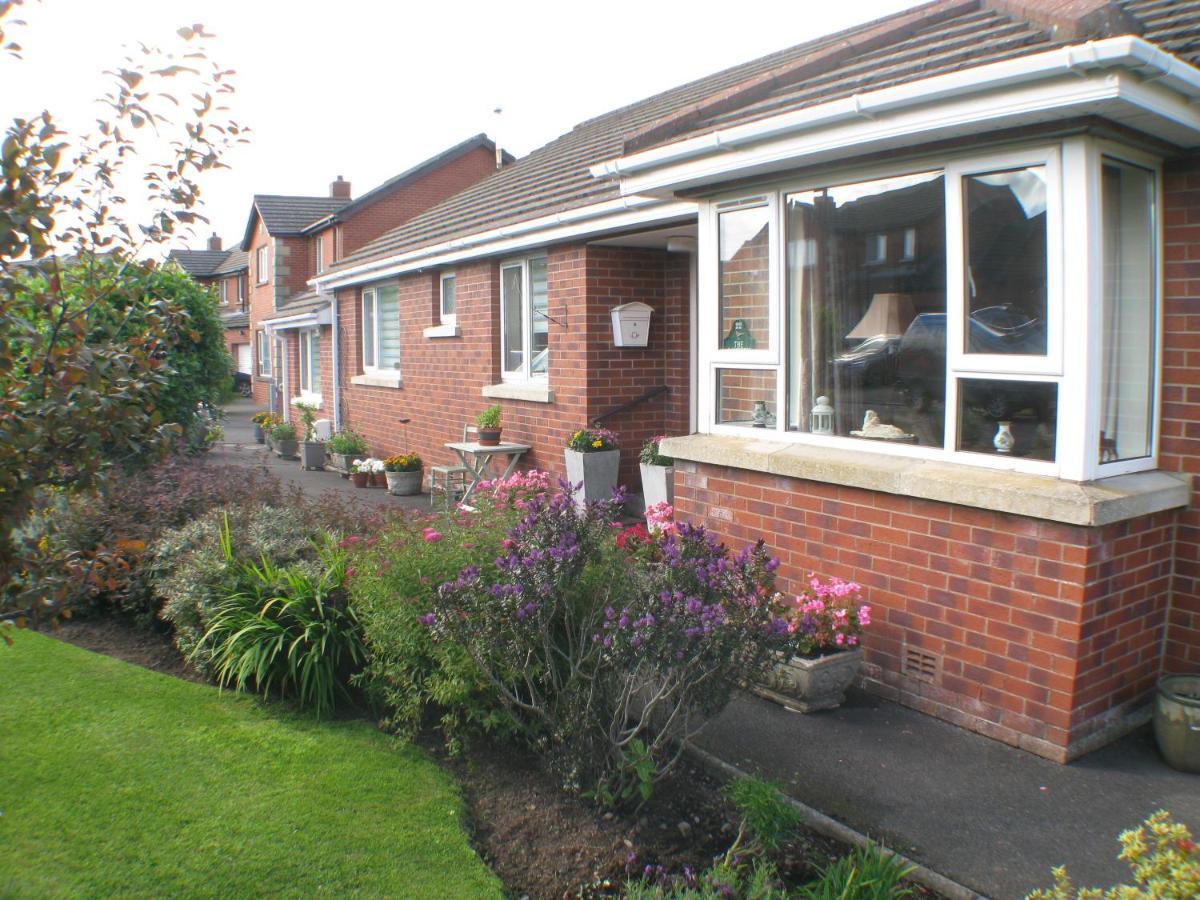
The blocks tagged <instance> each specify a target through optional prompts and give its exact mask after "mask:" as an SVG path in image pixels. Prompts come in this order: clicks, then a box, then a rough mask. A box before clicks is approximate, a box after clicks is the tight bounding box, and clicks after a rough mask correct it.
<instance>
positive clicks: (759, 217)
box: [717, 206, 770, 350]
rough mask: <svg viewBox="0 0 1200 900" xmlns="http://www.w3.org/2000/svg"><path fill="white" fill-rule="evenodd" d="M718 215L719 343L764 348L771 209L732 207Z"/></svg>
mask: <svg viewBox="0 0 1200 900" xmlns="http://www.w3.org/2000/svg"><path fill="white" fill-rule="evenodd" d="M719 218H720V243H721V247H720V262H721V273H720V297H719V301H718V302H719V304H720V333H719V334H718V336H717V337H718V340H719V341H720V346H721V347H723V348H726V349H751V348H754V349H760V350H765V349H767V348H768V347H769V346H770V301H769V295H768V289H767V285H768V277H767V276H768V272H769V258H768V257H769V255H770V253H769V240H770V210H769V209H768V208H767V207H765V206H756V207H753V208H751V209H735V210H730V211H729V212H723V213H721V214H720V217H719Z"/></svg>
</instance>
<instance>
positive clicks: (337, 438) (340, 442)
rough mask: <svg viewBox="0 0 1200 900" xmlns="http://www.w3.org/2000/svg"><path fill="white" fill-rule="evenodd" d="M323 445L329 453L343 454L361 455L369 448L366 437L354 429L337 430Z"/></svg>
mask: <svg viewBox="0 0 1200 900" xmlns="http://www.w3.org/2000/svg"><path fill="white" fill-rule="evenodd" d="M325 446H326V449H327V450H328V451H329V452H330V453H337V454H339V455H345V456H363V455H365V454H366V453H367V452H368V450H369V449H370V448H369V447H368V446H367V439H366V438H364V437H363V436H362V435H361V434H358V433H357V432H354V431H339V432H338V433H337V434H335V435H334V436H333V437H331V438H330V439H329V443H328V444H326V445H325Z"/></svg>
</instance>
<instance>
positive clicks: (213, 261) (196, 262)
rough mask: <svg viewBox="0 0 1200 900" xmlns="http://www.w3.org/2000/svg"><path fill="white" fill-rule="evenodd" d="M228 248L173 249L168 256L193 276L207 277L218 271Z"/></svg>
mask: <svg viewBox="0 0 1200 900" xmlns="http://www.w3.org/2000/svg"><path fill="white" fill-rule="evenodd" d="M228 252H229V251H227V250H172V251H171V252H170V253H169V254H167V256H168V258H170V259H172V260H174V261H175V263H176V264H177V265H178V266H179V268H181V269H183V271H185V272H187V273H188V274H189V275H191V276H192V277H193V278H206V277H208V276H210V275H212V274H214V273H215V272H216V271H217V266H219V265H220V264H221V263H222V262H224V260H225V257H226V256H227V255H228Z"/></svg>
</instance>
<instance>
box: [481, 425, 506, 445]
mask: <svg viewBox="0 0 1200 900" xmlns="http://www.w3.org/2000/svg"><path fill="white" fill-rule="evenodd" d="M503 430H504V429H503V428H480V429H479V445H480V446H481V447H496V446H498V445H499V444H500V432H501V431H503Z"/></svg>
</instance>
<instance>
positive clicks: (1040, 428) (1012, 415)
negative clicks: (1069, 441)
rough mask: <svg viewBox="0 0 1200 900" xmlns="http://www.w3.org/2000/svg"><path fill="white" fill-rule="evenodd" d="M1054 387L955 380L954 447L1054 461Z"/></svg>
mask: <svg viewBox="0 0 1200 900" xmlns="http://www.w3.org/2000/svg"><path fill="white" fill-rule="evenodd" d="M1057 429H1058V385H1057V384H1055V383H1054V382H1050V381H1005V380H1001V379H984V378H964V379H962V380H960V381H959V382H958V449H959V450H968V451H971V452H973V453H990V454H994V455H998V456H1019V457H1024V458H1026V459H1044V460H1048V461H1052V460H1053V459H1054V442H1055V437H1056V432H1057Z"/></svg>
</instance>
